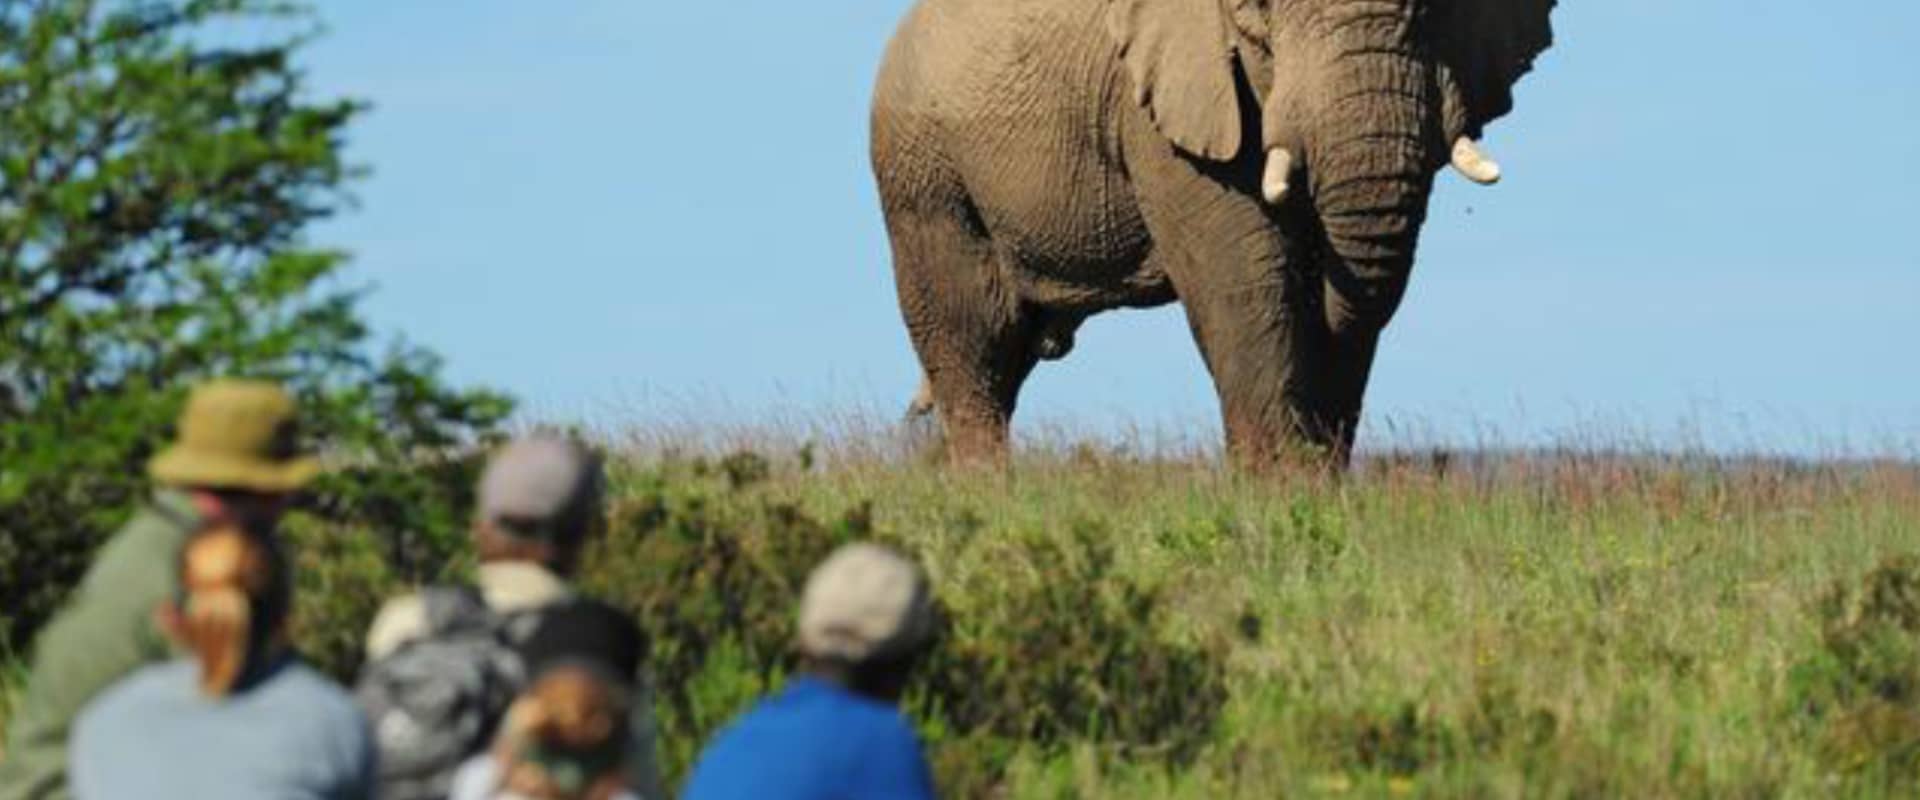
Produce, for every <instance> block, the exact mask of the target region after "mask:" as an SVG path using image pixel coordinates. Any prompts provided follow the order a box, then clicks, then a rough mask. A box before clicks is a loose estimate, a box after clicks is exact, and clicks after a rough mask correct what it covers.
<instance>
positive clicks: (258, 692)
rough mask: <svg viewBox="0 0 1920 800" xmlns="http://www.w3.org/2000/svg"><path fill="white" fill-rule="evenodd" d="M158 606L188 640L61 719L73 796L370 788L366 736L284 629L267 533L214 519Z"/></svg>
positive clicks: (362, 721)
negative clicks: (174, 589) (176, 652)
mask: <svg viewBox="0 0 1920 800" xmlns="http://www.w3.org/2000/svg"><path fill="white" fill-rule="evenodd" d="M178 564H179V576H180V591H179V594H178V596H177V598H175V599H174V600H172V601H170V602H167V603H165V604H163V605H161V606H160V608H158V609H157V611H158V617H159V621H160V626H161V627H162V628H163V629H165V630H166V631H167V633H168V634H169V636H170V638H171V639H172V640H173V641H174V642H175V643H176V644H177V645H178V646H179V647H180V649H181V650H182V651H184V652H185V653H187V655H186V656H185V657H183V658H180V659H177V660H174V661H171V662H168V663H162V664H155V665H152V666H148V667H145V668H142V669H140V670H138V671H136V672H134V673H133V674H132V675H130V676H128V677H127V678H126V679H125V680H123V681H120V682H119V683H116V684H114V685H113V686H112V687H111V688H109V689H107V690H106V691H104V692H102V693H101V694H100V696H99V698H98V699H96V700H95V701H94V702H92V703H91V704H89V705H88V706H87V707H86V709H85V710H84V711H83V712H82V713H81V714H80V717H79V719H78V721H77V722H75V724H74V728H73V737H72V741H71V758H72V760H71V773H72V788H73V794H74V796H75V797H78V798H81V800H93V798H99V799H100V800H121V798H136V797H137V798H150V799H151V800H220V799H221V798H234V800H242V798H269V797H271V798H283V799H284V800H346V799H348V798H369V797H372V793H373V778H374V760H373V759H374V752H373V737H372V735H371V733H370V732H369V731H368V728H367V721H366V718H365V717H364V716H363V715H361V713H360V709H359V707H358V706H356V705H354V703H353V698H352V696H351V695H349V694H347V692H346V690H344V689H342V688H340V687H338V686H335V685H334V684H333V683H332V682H331V681H329V680H328V679H327V678H326V677H325V676H324V675H321V674H320V673H319V672H317V671H315V670H313V669H312V668H310V667H308V666H306V665H305V664H303V663H301V661H300V659H299V657H298V656H296V655H295V654H294V652H293V650H292V648H291V647H290V646H289V645H288V642H287V624H286V623H287V616H288V611H289V609H290V608H291V606H292V601H293V587H292V584H291V579H290V576H289V574H288V569H287V563H286V560H285V559H284V558H283V556H282V554H281V553H280V552H279V549H278V548H277V547H276V546H275V545H274V544H273V542H272V541H271V540H269V539H268V538H267V537H263V536H259V535H255V534H252V533H248V532H246V531H244V530H241V529H240V528H239V527H238V526H237V525H233V524H230V523H223V524H217V525H215V526H213V527H209V528H207V529H205V530H203V531H202V532H200V533H197V534H194V535H193V537H192V538H191V539H190V540H189V541H188V542H187V544H186V547H185V550H184V552H183V553H182V555H181V557H180V559H179V561H178Z"/></svg>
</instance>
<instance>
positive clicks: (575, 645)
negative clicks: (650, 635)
mask: <svg viewBox="0 0 1920 800" xmlns="http://www.w3.org/2000/svg"><path fill="white" fill-rule="evenodd" d="M519 651H520V655H521V657H522V658H523V659H524V660H525V661H526V664H527V670H528V671H529V672H530V673H533V674H539V673H541V672H543V671H546V670H547V669H550V668H553V667H556V666H560V665H563V664H567V663H582V662H587V663H591V664H594V665H596V666H597V668H599V669H600V670H601V671H603V672H605V673H607V674H609V675H612V676H614V678H615V679H616V680H618V681H620V682H621V683H623V684H625V683H631V682H632V680H633V679H634V677H635V676H636V675H638V674H639V672H640V664H641V663H642V662H643V661H644V660H645V659H646V651H647V643H646V637H645V636H643V635H642V634H641V633H640V626H639V625H637V624H635V623H634V621H633V618H632V617H629V616H627V615H626V614H624V613H622V612H621V611H620V610H619V609H617V608H614V607H613V606H610V605H608V604H606V603H605V602H602V601H600V600H595V599H592V598H588V597H574V598H571V599H568V600H566V601H564V602H560V603H556V604H554V605H551V606H548V607H547V608H545V609H543V610H542V611H541V612H540V614H539V615H538V620H537V622H536V624H535V626H534V628H533V630H532V631H530V632H529V633H528V634H527V636H526V638H525V639H524V640H523V641H522V642H521V644H520V646H519Z"/></svg>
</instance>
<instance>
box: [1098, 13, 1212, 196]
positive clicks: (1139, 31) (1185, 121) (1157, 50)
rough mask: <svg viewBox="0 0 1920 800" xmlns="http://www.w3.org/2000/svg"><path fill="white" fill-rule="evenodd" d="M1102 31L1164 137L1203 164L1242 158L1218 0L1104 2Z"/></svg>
mask: <svg viewBox="0 0 1920 800" xmlns="http://www.w3.org/2000/svg"><path fill="white" fill-rule="evenodd" d="M1107 30H1108V32H1109V33H1111V34H1112V35H1113V40H1114V42H1115V43H1116V44H1118V45H1119V48H1120V59H1121V60H1122V61H1123V62H1125V63H1126V65H1127V73H1128V75H1129V76H1131V77H1132V78H1133V91H1134V99H1135V101H1137V102H1139V103H1140V104H1141V105H1143V106H1145V107H1146V108H1147V112H1148V113H1149V114H1151V115H1152V116H1153V122H1154V124H1155V125H1157V126H1159V128H1160V132H1161V133H1162V134H1164V135H1165V136H1166V137H1167V138H1168V139H1171V140H1173V143H1174V144H1175V145H1176V146H1178V147H1179V148H1180V149H1181V150H1185V151H1187V152H1189V153H1192V154H1194V155H1197V156H1201V157H1204V158H1210V159H1214V160H1217V161H1226V160H1229V159H1232V158H1233V157H1234V156H1236V155H1238V154H1239V153H1240V106H1239V98H1238V97H1237V96H1236V95H1235V94H1234V85H1233V81H1234V77H1233V40H1232V38H1231V37H1232V33H1231V30H1230V29H1229V28H1228V27H1227V19H1226V15H1225V13H1224V12H1223V9H1221V7H1220V0H1108V2H1107Z"/></svg>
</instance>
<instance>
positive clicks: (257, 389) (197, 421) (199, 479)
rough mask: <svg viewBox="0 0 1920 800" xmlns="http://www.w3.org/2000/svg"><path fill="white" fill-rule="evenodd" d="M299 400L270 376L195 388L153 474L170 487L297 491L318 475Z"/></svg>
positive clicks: (150, 466)
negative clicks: (299, 417) (302, 439)
mask: <svg viewBox="0 0 1920 800" xmlns="http://www.w3.org/2000/svg"><path fill="white" fill-rule="evenodd" d="M295 423H296V408H295V406H294V402H293V397H292V396H291V395H289V394H287V392H286V390H285V389H282V388H281V387H280V386H279V385H277V384H273V383H268V382H265V381H247V380H231V379H228V380H216V381H212V382H209V383H206V384H204V385H201V386H200V387H198V388H196V389H194V391H193V394H192V395H190V396H189V397H188V398H187V405H186V408H185V409H183V410H182V411H181V412H180V421H179V432H178V435H177V436H176V438H175V440H174V443H173V445H172V446H170V447H168V448H167V449H165V450H163V451H161V452H160V454H159V455H156V456H154V458H153V460H152V461H150V462H148V464H147V473H148V475H150V476H151V477H152V478H153V479H154V480H155V481H158V482H160V483H164V484H168V485H172V486H197V487H206V488H210V489H238V490H244V491H255V492H272V493H280V492H291V491H294V490H296V489H299V488H301V487H302V486H305V485H306V484H307V482H308V481H311V480H313V478H314V476H315V475H318V474H319V473H320V462H319V460H318V459H315V458H313V457H311V456H308V455H304V454H301V453H300V452H299V449H298V448H299V444H298V441H297V431H296V425H295Z"/></svg>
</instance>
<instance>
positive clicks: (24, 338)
mask: <svg viewBox="0 0 1920 800" xmlns="http://www.w3.org/2000/svg"><path fill="white" fill-rule="evenodd" d="M315 22H316V20H315V18H314V16H313V15H312V13H311V11H310V10H309V9H307V8H306V7H304V6H303V5H301V4H294V3H285V2H271V1H269V0H163V1H162V2H142V3H130V2H101V1H100V0H0V623H4V624H0V649H4V648H7V647H9V646H10V645H17V644H19V643H21V642H23V641H25V637H26V636H27V635H28V634H29V633H30V632H31V631H32V630H34V629H35V628H37V627H38V625H39V624H40V623H41V622H42V621H43V620H44V618H45V616H46V614H47V613H48V611H50V609H51V608H52V606H53V604H54V603H56V602H58V600H59V598H60V597H61V596H63V595H64V593H65V592H66V590H67V588H68V587H69V586H70V585H71V583H72V582H73V581H74V580H75V579H76V578H77V576H78V574H79V572H80V571H82V570H83V569H84V567H85V564H86V562H87V559H88V557H89V556H90V555H91V552H92V550H93V548H94V546H95V545H97V544H98V543H99V542H100V541H101V540H102V538H104V536H105V535H106V534H108V533H109V532H111V530H112V528H113V526H114V525H116V524H118V522H119V521H120V520H121V519H123V518H124V515H125V514H126V513H127V511H128V509H129V508H130V507H131V505H132V504H133V503H135V502H136V501H137V500H138V499H139V497H140V494H141V493H142V492H144V491H145V484H146V481H145V478H144V475H143V465H144V462H145V459H146V458H147V457H148V455H149V454H150V453H152V452H153V450H154V448H155V447H156V446H157V445H158V444H159V443H160V442H162V441H164V439H165V437H166V436H167V434H168V430H167V428H168V425H169V423H170V422H171V420H172V417H173V415H174V413H175V412H176V410H177V408H178V404H179V402H180V400H181V398H182V397H183V394H184V389H185V388H186V387H187V386H188V385H190V384H191V383H193V382H194V381H197V380H199V379H203V378H205V377H209V376H213V375H252V376H264V377H272V378H277V379H280V380H283V381H286V382H287V383H288V384H289V385H290V386H292V387H294V388H295V389H296V391H298V392H299V393H300V395H301V396H302V400H303V402H304V403H305V404H306V406H307V407H308V408H309V409H311V411H312V414H311V416H310V418H309V419H310V423H309V428H310V429H309V433H310V434H311V435H312V436H313V437H314V438H315V440H316V442H318V443H321V444H322V445H323V446H324V448H325V449H326V451H327V452H328V453H329V454H331V455H333V456H335V457H337V458H340V459H344V460H346V461H349V462H353V463H357V464H360V465H362V466H361V468H359V469H356V470H350V471H347V472H345V473H342V474H336V475H334V476H332V477H330V478H329V479H328V480H327V481H326V482H324V483H323V485H322V486H321V487H320V491H319V492H318V493H317V497H318V502H317V503H316V504H315V506H314V509H313V510H315V511H318V512H321V513H325V514H329V515H334V516H355V515H358V516H362V517H364V516H366V515H369V514H373V515H378V516H380V517H382V519H380V522H381V523H382V525H381V526H380V527H381V528H382V529H384V530H388V531H405V532H408V533H410V534H422V533H432V532H436V531H437V532H440V533H442V534H444V533H446V531H447V530H448V529H449V528H450V526H451V524H452V520H454V519H455V518H456V515H457V513H458V506H459V505H460V504H461V503H462V502H463V501H464V499H465V498H464V494H463V492H464V489H465V485H466V479H467V477H468V469H469V468H470V463H469V461H468V460H464V459H459V458H454V457H443V454H445V453H448V452H450V451H454V450H457V449H458V446H459V445H462V444H465V443H469V442H473V441H475V440H476V438H479V437H484V436H486V435H488V434H490V433H491V432H492V431H494V430H495V429H496V428H497V426H498V424H499V423H500V422H501V421H502V420H503V419H504V418H505V416H506V415H507V413H508V412H509V410H510V404H509V401H508V400H507V399H506V398H504V397H503V396H500V395H498V394H496V393H493V392H490V391H484V390H462V389H456V388H452V387H449V386H448V385H447V384H446V383H445V381H444V380H443V379H442V378H441V377H440V374H439V370H440V364H439V362H438V360H437V359H436V358H435V357H434V356H433V355H432V354H431V353H428V352H425V351H422V350H420V349H417V348H413V347H409V346H406V345H403V344H396V345H392V346H389V347H386V348H380V347H377V346H376V344H375V342H374V340H373V336H372V334H371V332H370V330H369V328H368V326H367V325H366V324H365V323H364V322H363V321H362V320H361V319H360V317H359V316H358V315H357V310H356V305H357V302H358V300H359V299H360V298H361V297H362V294H363V293H362V291H361V290H359V289H356V288H354V287H350V286H346V285H344V283H343V278H342V276H341V274H340V271H341V269H342V268H343V266H344V264H345V256H344V254H342V253H340V252H338V251H334V250H327V249H322V248H318V247H315V246H312V245H310V244H309V243H308V242H307V241H305V239H304V238H303V236H302V233H303V231H305V230H306V229H307V228H308V226H309V225H310V224H311V223H313V222H314V221H316V220H319V219H322V218H325V217H327V216H329V215H330V214H332V213H334V212H335V211H337V210H338V209H340V208H341V207H342V206H343V205H344V204H345V203H346V202H347V201H348V200H349V199H350V198H349V196H348V195H347V194H346V187H347V185H348V184H349V183H351V182H352V181H353V180H354V179H355V178H357V177H359V176H360V175H361V174H362V173H363V171H362V170H360V169H358V168H356V167H355V166H353V165H351V164H349V163H347V162H346V160H345V158H344V155H343V137H344V135H345V133H346V131H347V128H348V126H349V124H350V123H351V122H353V121H354V120H355V119H356V118H357V117H359V116H360V115H361V114H362V113H363V112H364V111H365V110H366V106H365V105H364V104H363V103H359V102H356V101H353V100H345V99H336V100H316V99H313V98H311V97H309V92H308V91H307V90H306V88H305V85H304V83H303V75H302V73H301V72H300V70H298V69H297V68H296V67H295V65H294V61H293V57H294V56H295V55H296V53H297V52H298V51H299V48H300V47H301V46H302V45H303V44H304V43H306V42H307V41H308V40H309V39H310V38H311V36H312V33H313V30H314V27H315ZM234 31H244V32H245V35H244V36H240V37H236V36H234V35H233V32H234ZM234 39H245V40H247V41H242V42H239V43H235V42H233V41H232V40H234ZM396 464H404V465H406V467H405V471H401V469H400V468H396V467H395V466H394V465H396ZM436 541H437V540H433V539H431V537H429V538H428V539H427V540H422V539H420V538H419V536H418V535H414V536H409V537H398V536H396V537H395V539H394V540H393V542H391V543H390V550H391V552H392V554H393V555H394V556H396V557H399V558H401V559H403V560H405V559H407V558H408V557H409V556H414V557H417V556H419V554H420V550H421V548H422V547H427V548H429V549H431V548H432V547H433V546H434V545H435V544H436ZM404 566H406V565H405V564H403V567H404Z"/></svg>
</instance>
